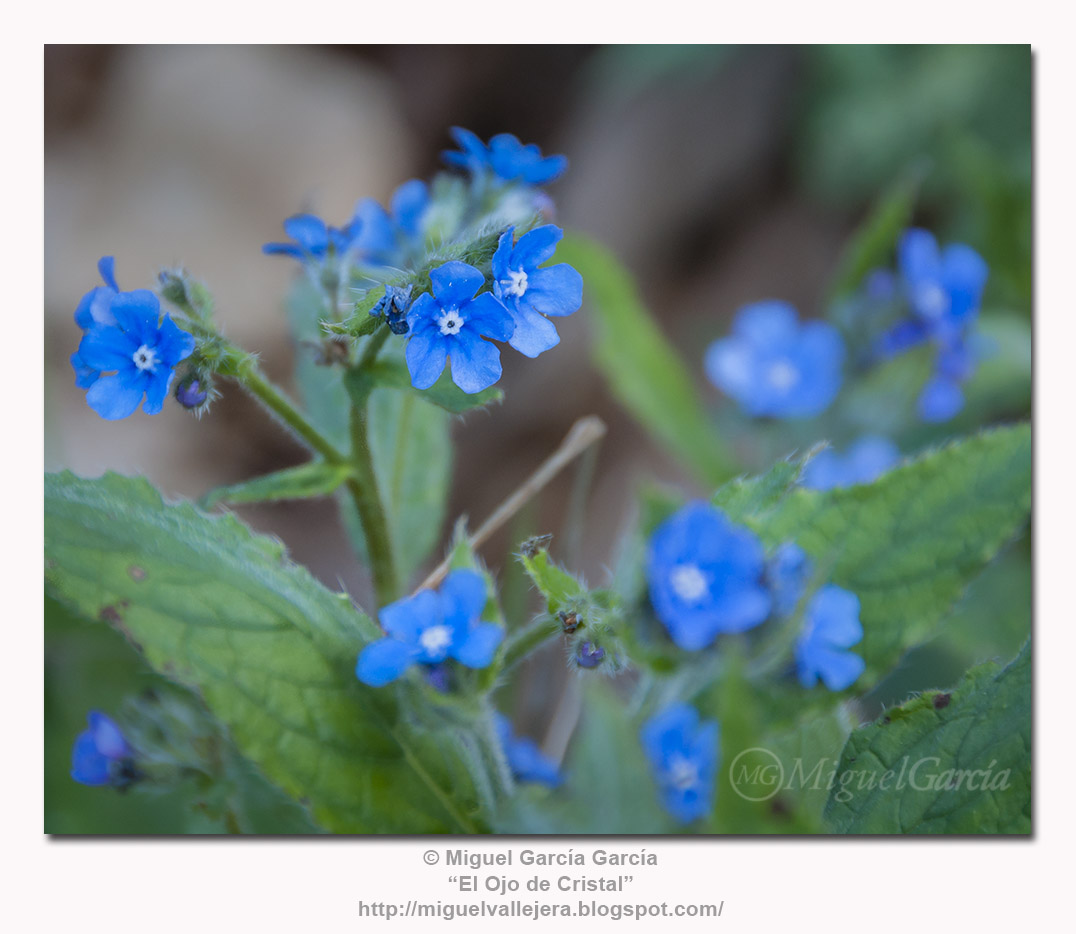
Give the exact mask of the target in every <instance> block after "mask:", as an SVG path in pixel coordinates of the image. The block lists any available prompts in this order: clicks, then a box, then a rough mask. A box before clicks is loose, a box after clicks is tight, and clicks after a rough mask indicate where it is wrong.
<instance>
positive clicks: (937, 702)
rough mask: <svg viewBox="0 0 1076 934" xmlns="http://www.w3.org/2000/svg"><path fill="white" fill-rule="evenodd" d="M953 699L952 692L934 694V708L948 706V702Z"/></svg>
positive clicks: (941, 708)
mask: <svg viewBox="0 0 1076 934" xmlns="http://www.w3.org/2000/svg"><path fill="white" fill-rule="evenodd" d="M952 699H953V695H952V694H935V695H934V709H935V710H943V709H944V708H946V707H948V706H949V702H950V701H951V700H952Z"/></svg>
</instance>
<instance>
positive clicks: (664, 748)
mask: <svg viewBox="0 0 1076 934" xmlns="http://www.w3.org/2000/svg"><path fill="white" fill-rule="evenodd" d="M718 737H719V730H718V725H717V721H715V720H704V721H702V722H700V721H699V714H698V711H696V710H695V708H694V707H691V706H689V705H687V704H674V705H673V706H672V707H668V708H666V709H665V710H663V711H662V712H661V713H659V714H657V715H656V716H654V717H652V718H651V719H650V720H648V721H647V722H646V723H645V724H643V728H642V731H641V733H640V739H641V740H642V745H643V751H644V752H645V753H646V757H647V759H649V760H650V768H651V771H652V772H653V775H654V778H655V780H656V781H657V784H658V789H659V791H660V795H661V803H662V805H663V806H664V807H665V810H667V811H668V812H669V813H670V814H672V816H673V817H675V818H676V819H677V820H678V821H680V822H681V823H684V824H688V823H691V821H694V820H698V819H699V818H700V817H706V816H707V815H708V814H709V813H710V811H711V810H713V799H714V777H715V776H716V774H717V764H718V758H719V752H718Z"/></svg>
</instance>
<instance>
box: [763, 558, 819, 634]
mask: <svg viewBox="0 0 1076 934" xmlns="http://www.w3.org/2000/svg"><path fill="white" fill-rule="evenodd" d="M811 571H812V566H811V559H810V558H808V557H807V552H805V551H804V550H803V549H802V548H800V546H799V545H797V544H795V543H794V542H786V543H785V544H783V545H781V546H780V547H779V548H778V549H777V551H776V552H774V555H773V557H772V558H771V559H770V561H769V563H768V564H767V565H766V581H767V583H768V584H769V585H770V595H771V596H772V598H773V608H774V610H775V611H776V612H778V613H780V614H781V615H782V616H788V615H789V614H790V613H791V612H792V611H793V610H795V609H796V606H797V604H798V603H799V602H800V597H802V596H803V590H804V588H805V587H806V586H807V580H808V578H809V577H810V576H811Z"/></svg>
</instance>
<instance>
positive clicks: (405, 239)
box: [350, 178, 430, 266]
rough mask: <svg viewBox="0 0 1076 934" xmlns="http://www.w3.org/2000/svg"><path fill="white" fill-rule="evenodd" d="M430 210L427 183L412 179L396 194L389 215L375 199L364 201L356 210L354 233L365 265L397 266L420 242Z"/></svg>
mask: <svg viewBox="0 0 1076 934" xmlns="http://www.w3.org/2000/svg"><path fill="white" fill-rule="evenodd" d="M429 206H430V192H429V189H428V188H427V187H426V183H425V182H424V181H422V180H421V179H417V178H413V179H411V181H409V182H404V183H403V184H402V185H400V186H399V188H397V189H396V190H395V191H394V192H393V193H392V198H391V199H390V201H389V210H388V211H386V210H385V209H384V208H383V207H382V206H381V205H380V204H378V203H377V201H375V200H374V199H373V198H363V199H362V200H361V201H360V202H359V203H358V204H357V205H356V206H355V216H354V218H353V219H352V221H351V225H350V227H351V229H352V230H354V231H355V232H356V235H355V238H354V240H353V242H352V246H353V248H354V250H355V253H356V255H357V256H358V258H359V259H360V260H362V261H363V262H368V263H373V264H375V265H380V266H391V265H396V264H398V263H399V262H401V261H402V260H404V259H405V258H406V255H407V253H408V252H409V251H410V250H411V249H412V248H413V247H414V246H415V245H416V244H418V243H420V242H421V236H422V222H423V219H424V218H425V216H426V210H427V209H428V208H429Z"/></svg>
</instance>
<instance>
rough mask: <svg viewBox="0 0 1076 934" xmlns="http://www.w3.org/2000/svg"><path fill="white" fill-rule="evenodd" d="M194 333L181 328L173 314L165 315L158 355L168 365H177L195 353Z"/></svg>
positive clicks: (159, 335)
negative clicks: (173, 318) (174, 319)
mask: <svg viewBox="0 0 1076 934" xmlns="http://www.w3.org/2000/svg"><path fill="white" fill-rule="evenodd" d="M194 345H195V341H194V335H193V334H188V333H187V332H186V331H183V330H180V328H178V327H177V326H176V323H175V322H174V321H173V320H172V317H171V315H167V314H166V315H165V316H164V320H163V321H162V322H161V326H160V329H159V331H158V338H157V356H158V358H159V359H160V361H161V362H162V363H163V364H164V365H165V366H166V367H169V368H171V367H175V365H176V364H177V363H179V362H180V361H181V360H186V359H187V357H189V356H190V355H191V354H192V353H194Z"/></svg>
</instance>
